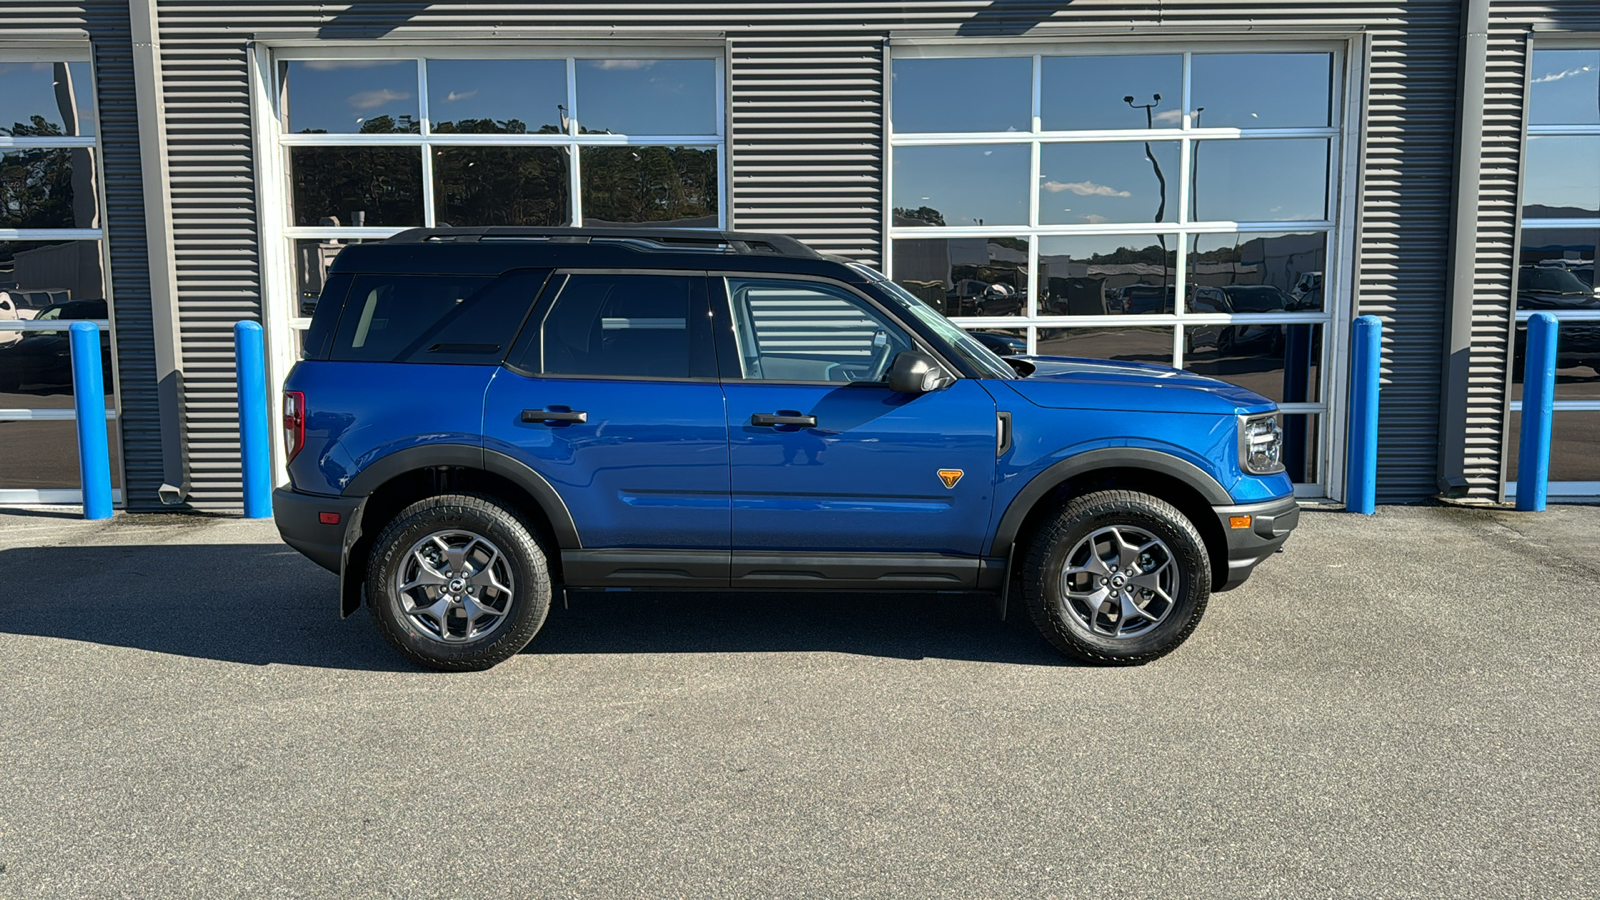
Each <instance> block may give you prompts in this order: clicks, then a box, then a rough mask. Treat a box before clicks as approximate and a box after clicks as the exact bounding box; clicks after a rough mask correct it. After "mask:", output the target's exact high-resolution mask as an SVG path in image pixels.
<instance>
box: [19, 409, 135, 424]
mask: <svg viewBox="0 0 1600 900" xmlns="http://www.w3.org/2000/svg"><path fill="white" fill-rule="evenodd" d="M77 420H78V411H77V410H75V409H73V408H72V407H70V406H69V407H66V408H65V409H0V422H76V421H77ZM116 420H117V411H116V410H114V409H110V408H107V409H106V421H107V422H115V421H116Z"/></svg>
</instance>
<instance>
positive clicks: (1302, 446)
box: [1279, 413, 1322, 484]
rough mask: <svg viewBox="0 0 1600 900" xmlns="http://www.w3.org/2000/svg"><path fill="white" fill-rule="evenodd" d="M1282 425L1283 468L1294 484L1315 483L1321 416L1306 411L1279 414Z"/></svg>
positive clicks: (1319, 453) (1319, 449)
mask: <svg viewBox="0 0 1600 900" xmlns="http://www.w3.org/2000/svg"><path fill="white" fill-rule="evenodd" d="M1279 421H1280V423H1281V424H1282V426H1283V468H1284V470H1285V471H1286V472H1288V474H1289V479H1290V480H1291V481H1293V482H1294V483H1295V484H1316V482H1317V457H1319V456H1320V455H1321V452H1320V451H1321V445H1320V444H1319V443H1318V440H1319V437H1320V434H1319V433H1320V431H1321V427H1322V416H1320V415H1311V414H1306V413H1296V414H1294V415H1286V416H1280V417H1279Z"/></svg>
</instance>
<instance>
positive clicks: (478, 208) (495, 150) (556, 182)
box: [433, 147, 572, 227]
mask: <svg viewBox="0 0 1600 900" xmlns="http://www.w3.org/2000/svg"><path fill="white" fill-rule="evenodd" d="M433 154H434V155H433V197H434V204H435V208H434V215H435V218H436V219H437V220H438V223H439V225H440V226H441V227H446V226H452V225H454V226H466V225H566V224H569V223H570V222H571V221H572V209H571V203H570V202H569V196H568V195H569V194H570V193H571V188H570V183H569V181H568V180H567V148H565V147H439V148H436V149H435V150H434V151H433Z"/></svg>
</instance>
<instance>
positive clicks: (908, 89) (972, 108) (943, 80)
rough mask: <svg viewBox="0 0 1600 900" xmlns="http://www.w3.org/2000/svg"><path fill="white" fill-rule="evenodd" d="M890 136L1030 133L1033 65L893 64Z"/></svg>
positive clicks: (1024, 61) (1014, 60)
mask: <svg viewBox="0 0 1600 900" xmlns="http://www.w3.org/2000/svg"><path fill="white" fill-rule="evenodd" d="M891 97H892V98H893V99H892V101H891V102H892V103H893V118H894V130H895V132H896V133H897V134H911V133H913V132H939V131H942V132H957V131H1028V130H1029V129H1031V128H1032V127H1033V125H1032V122H1033V100H1032V97H1033V59H1032V58H1031V57H1026V56H1018V57H1009V58H1002V59H897V60H895V61H894V90H893V93H892V94H891Z"/></svg>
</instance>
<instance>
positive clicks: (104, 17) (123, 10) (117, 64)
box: [0, 0, 161, 510]
mask: <svg viewBox="0 0 1600 900" xmlns="http://www.w3.org/2000/svg"><path fill="white" fill-rule="evenodd" d="M60 29H83V30H85V31H87V32H88V33H89V38H90V41H91V42H92V44H93V48H94V65H95V102H96V107H97V109H96V112H97V114H98V118H99V124H100V146H101V148H102V158H101V170H102V177H103V183H104V186H105V207H106V217H105V221H104V222H102V223H101V224H102V225H103V227H104V229H105V238H106V243H107V252H108V253H109V255H110V259H111V273H110V274H111V278H110V282H111V285H110V286H111V301H112V315H113V316H114V318H115V326H116V344H117V360H116V366H117V395H118V398H119V400H120V402H121V418H120V421H119V423H118V427H119V430H120V431H121V438H122V453H123V473H124V474H123V485H122V487H123V491H124V497H125V498H126V504H127V508H128V509H131V510H147V509H155V508H158V507H159V506H160V503H159V501H158V500H157V499H156V488H158V487H159V486H160V485H161V428H160V412H159V410H158V408H157V403H156V391H155V353H154V348H153V338H152V333H151V324H150V269H149V261H148V257H147V255H146V252H145V239H144V200H143V193H142V186H141V184H140V175H139V172H140V169H139V123H138V119H137V116H136V111H135V106H134V98H133V51H132V47H131V45H130V44H129V33H128V4H127V2H126V0H105V2H90V3H82V2H74V3H50V2H38V3H33V4H29V5H28V6H26V7H23V6H20V5H7V6H0V37H3V38H4V39H6V40H8V41H15V42H19V43H20V42H26V41H28V40H29V39H30V38H39V37H59V36H60V35H59V34H56V35H51V34H48V32H49V31H52V30H60Z"/></svg>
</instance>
